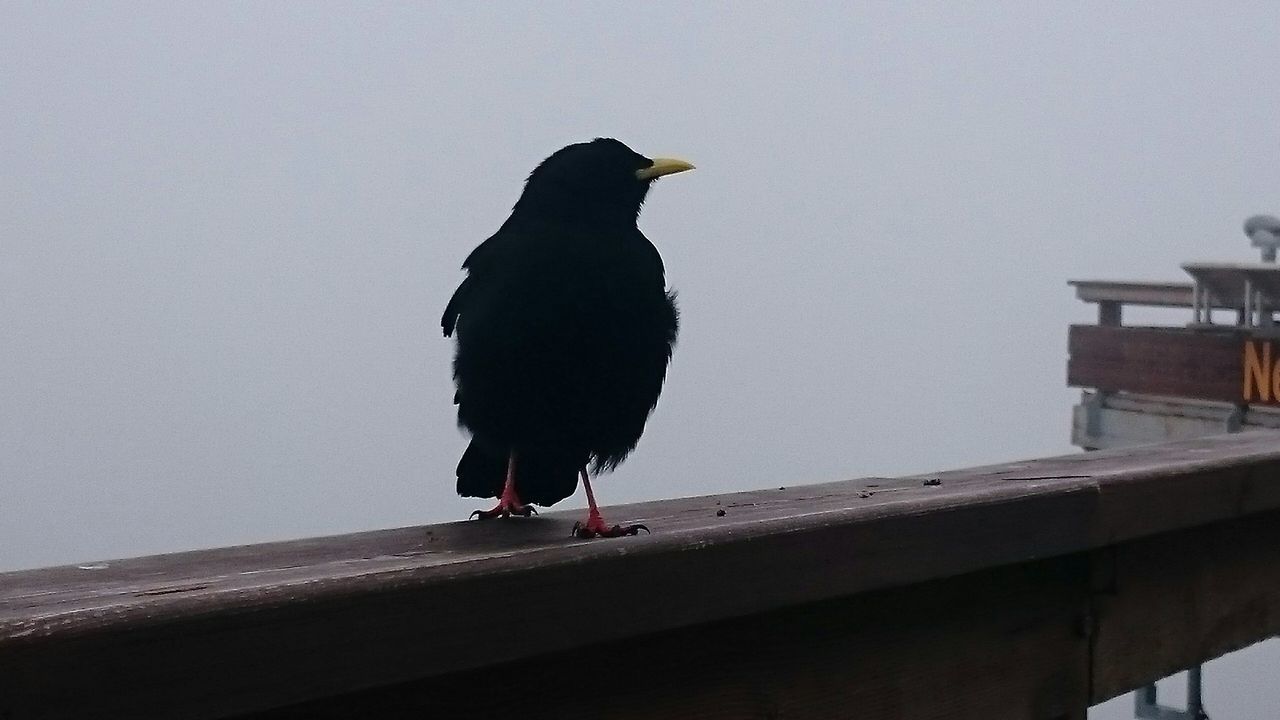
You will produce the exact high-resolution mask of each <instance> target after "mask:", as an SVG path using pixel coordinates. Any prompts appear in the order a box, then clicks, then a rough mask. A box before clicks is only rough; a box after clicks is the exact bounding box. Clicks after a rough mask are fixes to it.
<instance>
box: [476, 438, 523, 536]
mask: <svg viewBox="0 0 1280 720" xmlns="http://www.w3.org/2000/svg"><path fill="white" fill-rule="evenodd" d="M537 514H538V511H537V510H534V509H533V506H532V505H525V504H524V503H522V502H520V496H519V495H517V494H516V451H515V450H512V451H511V457H510V458H508V459H507V481H506V482H505V483H503V485H502V497H501V498H499V499H498V505H497V507H495V508H494V509H492V510H476V511H475V512H473V513H471V517H478V518H480V519H481V520H489V519H492V518H496V517H511V516H512V515H520V516H522V517H529V516H530V515H537Z"/></svg>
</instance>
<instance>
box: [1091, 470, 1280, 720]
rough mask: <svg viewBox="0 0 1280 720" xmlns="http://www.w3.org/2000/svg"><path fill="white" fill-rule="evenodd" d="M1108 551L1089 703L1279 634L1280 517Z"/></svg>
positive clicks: (1166, 536)
mask: <svg viewBox="0 0 1280 720" xmlns="http://www.w3.org/2000/svg"><path fill="white" fill-rule="evenodd" d="M1171 491H1173V490H1171ZM1154 509H1155V506H1153V510H1154ZM1109 555H1110V557H1106V558H1102V559H1101V562H1100V565H1099V566H1100V570H1099V571H1098V572H1099V575H1100V576H1103V577H1104V578H1105V579H1103V580H1102V581H1101V585H1100V587H1099V593H1098V595H1097V598H1096V601H1095V611H1094V617H1095V623H1096V626H1095V631H1094V647H1093V664H1094V670H1093V680H1092V683H1093V686H1092V689H1091V694H1090V702H1091V703H1100V702H1103V701H1105V700H1108V699H1110V698H1113V697H1115V696H1117V695H1120V694H1122V693H1125V692H1127V691H1129V690H1132V689H1134V688H1135V687H1138V686H1141V685H1145V684H1147V683H1148V682H1152V681H1154V680H1155V679H1156V678H1160V677H1164V676H1166V675H1170V674H1172V673H1175V672H1178V671H1179V670H1183V669H1185V668H1187V667H1189V666H1191V665H1194V664H1196V663H1199V662H1202V661H1204V660H1208V659H1210V658H1215V657H1218V656H1219V655H1224V654H1226V653H1228V652H1231V651H1233V650H1238V649H1240V648H1243V647H1245V646H1247V645H1251V644H1253V643H1255V642H1258V641H1259V640H1262V639H1265V638H1269V637H1272V636H1274V635H1277V634H1280V513H1275V512H1272V513H1265V514H1261V515H1253V516H1248V517H1243V518H1240V519H1237V520H1232V521H1228V522H1223V523H1216V524H1214V525H1210V526H1206V527H1203V528H1197V529H1195V530H1191V531H1186V532H1178V533H1170V534H1164V535H1159V536H1154V537H1149V538H1144V539H1142V540H1137V541H1133V542H1130V543H1124V544H1121V545H1119V546H1118V547H1116V548H1115V549H1114V550H1112V551H1109Z"/></svg>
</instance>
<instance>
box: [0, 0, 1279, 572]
mask: <svg viewBox="0 0 1280 720" xmlns="http://www.w3.org/2000/svg"><path fill="white" fill-rule="evenodd" d="M0 12H3V15H4V17H3V22H0V28H2V29H0V33H2V35H0V39H2V40H3V42H0V67H3V68H4V70H3V71H2V72H3V73H4V74H3V76H2V77H3V82H4V86H5V90H4V92H3V94H2V95H0V102H3V103H4V113H3V116H2V117H3V121H2V124H0V149H2V151H3V153H4V156H3V158H2V167H3V168H4V171H3V174H2V175H0V184H2V185H0V242H2V243H3V247H2V248H0V330H2V331H3V334H4V342H3V344H2V345H0V376H2V377H3V378H5V382H4V383H3V385H0V490H2V491H3V500H4V502H3V504H2V505H0V548H3V552H0V567H18V566H28V565H35V564H46V563H53V562H69V561H73V560H79V559H84V558H90V557H111V556H119V555H127V554H138V553H146V552H156V551H163V550H168V549H181V548H191V547H199V546H210V545H221V544H227V543H234V542H249V541H257V540H265V539H271V538H280V537H291V536H299V535H311V534H320V533H331V532H338V531H347V530H357V529H366V528H372V527H383V526H391V525H401V524H414V523H420V522H424V521H432V522H438V521H445V520H451V519H455V518H460V517H464V516H465V514H466V512H467V511H469V510H470V509H471V507H472V505H474V502H472V501H470V500H461V499H457V498H455V497H454V495H453V492H452V469H453V465H454V463H455V461H456V458H457V455H458V454H459V453H460V451H461V449H462V447H463V446H464V444H465V438H464V437H463V436H462V435H461V434H460V433H459V432H458V431H457V430H456V429H455V426H454V416H453V408H452V406H451V405H450V402H449V400H450V388H451V384H450V378H449V369H448V362H449V357H450V352H451V346H450V343H449V342H448V341H446V340H444V339H443V338H441V337H440V336H439V331H438V326H437V321H438V317H439V313H440V309H441V308H442V307H443V305H444V303H445V301H446V300H447V299H448V297H449V294H450V293H451V292H452V290H453V288H454V287H455V286H456V284H457V282H458V281H459V280H460V279H461V277H462V275H461V273H460V271H459V270H458V265H459V264H460V262H461V261H462V258H463V257H464V256H465V254H466V253H467V252H468V251H469V250H470V249H471V248H472V247H473V246H474V245H475V244H476V243H478V242H479V241H480V240H482V239H484V238H485V237H486V236H487V235H488V234H489V233H491V232H492V231H493V230H494V229H496V228H497V226H498V225H499V223H501V221H502V220H503V219H504V218H505V217H506V214H507V212H508V210H509V209H510V206H511V204H512V203H513V202H514V200H515V198H516V196H517V195H518V193H519V191H520V187H521V182H522V180H523V178H524V177H525V176H526V175H527V174H528V172H529V170H530V169H531V168H532V167H533V165H534V164H536V163H537V162H538V161H539V160H541V159H542V158H543V157H544V156H545V155H547V154H549V153H550V152H551V151H552V150H554V149H556V148H558V147H560V146H562V145H564V144H566V143H568V142H573V141H578V140H582V139H586V138H590V137H593V136H596V135H613V136H616V137H618V138H620V139H622V140H623V141H625V142H627V143H628V144H630V145H632V146H633V147H634V148H636V149H637V150H639V151H641V152H645V153H649V154H675V155H679V156H684V157H687V158H688V159H690V160H692V161H694V162H695V163H696V164H698V166H699V169H698V170H697V171H696V172H694V173H689V174H687V175H682V176H679V177H675V178H670V179H668V180H665V181H663V182H661V183H659V184H658V186H657V187H656V188H655V190H654V192H653V193H652V194H651V196H650V200H649V202H648V203H647V205H646V207H645V210H644V213H643V215H642V216H641V227H642V228H643V229H644V230H645V231H646V233H647V234H648V235H649V236H650V237H651V238H652V239H653V240H654V241H655V243H656V244H657V245H658V246H659V248H660V249H661V251H662V253H663V256H664V258H665V259H666V263H667V266H668V268H669V279H670V282H671V284H672V285H673V286H674V287H675V288H676V289H677V290H679V292H680V297H681V307H682V310H683V327H682V334H681V339H680V344H679V347H678V348H677V353H676V358H675V363H674V365H673V367H672V371H671V376H670V381H669V383H668V386H667V389H666V391H665V393H664V396H663V399H662V401H661V403H660V404H659V407H658V410H657V412H656V414H655V416H654V417H653V419H652V420H651V422H650V426H649V430H648V432H647V434H646V436H645V438H644V439H643V440H642V442H641V445H640V448H639V450H638V452H637V453H636V454H635V455H634V456H633V457H632V459H631V460H630V461H629V462H628V463H627V464H625V465H624V466H623V467H622V469H621V470H620V471H619V472H617V473H616V474H615V475H613V476H612V477H607V478H605V479H604V480H603V481H602V482H601V490H600V492H601V495H602V499H604V500H605V501H606V502H609V503H617V502H622V501H629V500H636V499H642V498H651V497H659V496H670V495H676V494H696V493H706V492H719V491H728V490H735V489H745V488H753V487H764V486H770V485H785V484H796V483H803V482H816V481H823V480H830V479H833V478H839V477H852V476H859V475H873V474H901V473H907V472H915V471H925V470H929V469H935V468H943V467H954V466H960V465H965V464H972V463H978V462H986V461H996V460H1002V459H1009V458H1012V457H1019V456H1029V455H1040V454H1046V453H1056V452H1063V451H1068V450H1069V449H1070V448H1069V446H1068V444H1067V440H1068V433H1067V423H1068V407H1069V405H1070V403H1071V401H1072V398H1073V393H1071V392H1070V391H1068V390H1066V389H1065V388H1063V386H1062V384H1063V377H1064V369H1063V368H1064V362H1065V337H1066V325H1067V324H1068V323H1069V322H1070V321H1072V320H1082V319H1087V318H1088V317H1089V312H1090V311H1089V309H1088V308H1085V307H1083V306H1078V305H1077V303H1076V302H1075V301H1074V300H1073V299H1072V297H1071V294H1070V292H1069V291H1068V289H1067V288H1066V287H1065V286H1064V284H1063V283H1064V281H1065V280H1066V279H1067V278H1069V277H1074V276H1108V277H1143V278H1169V277H1174V278H1176V277H1177V276H1178V271H1177V267H1176V266H1177V264H1178V263H1179V262H1181V261H1184V260H1188V259H1191V258H1194V257H1210V258H1224V259H1231V258H1241V259H1244V258H1249V257H1252V251H1250V250H1248V249H1247V247H1246V245H1245V240H1244V238H1243V235H1242V234H1241V232H1240V230H1239V225H1240V222H1241V221H1242V219H1243V218H1244V217H1245V216H1246V215H1247V214H1250V213H1253V212H1259V211H1264V210H1269V211H1275V210H1277V209H1278V208H1276V207H1275V201H1276V193H1275V172H1274V166H1275V162H1274V153H1275V150H1276V148H1277V147H1278V146H1280V123H1277V118H1280V100H1277V98H1276V96H1275V95H1274V93H1272V94H1268V93H1265V92H1263V90H1264V89H1266V88H1274V87H1277V86H1278V84H1277V80H1278V79H1280V78H1278V77H1277V76H1278V75H1280V62H1278V60H1280V57H1278V55H1280V51H1277V49H1276V48H1277V44H1276V43H1275V42H1274V39H1273V38H1272V37H1271V36H1270V35H1269V33H1267V32H1264V31H1263V29H1264V28H1274V27H1277V26H1280V23H1277V22H1276V21H1277V20H1280V6H1276V5H1257V6H1253V7H1248V6H1244V5H1238V6H1234V7H1226V8H1223V7H1215V6H1213V5H1210V4H1204V5H1183V4H1176V5H1175V4H1167V5H1158V6H1157V5H1146V6H1137V5H1118V4H1111V3H1099V4H1095V5H1075V4H1072V5H1070V6H1067V5H1062V6H1057V5H1048V4H1039V5H1036V4H1032V5H1024V4H1014V3H1009V4H1000V5H996V4H991V5H983V6H981V7H978V8H967V9H961V8H955V7H948V6H945V5H911V6H906V5H870V6H857V7H852V8H844V7H836V6H806V7H802V8H796V7H787V8H782V7H769V6H765V5H759V6H749V7H748V6H738V7H730V6H727V5H711V4H707V5H694V6H684V5H676V4H671V5H644V6H640V7H631V6H621V5H608V6H604V5H592V6H586V5H573V4H568V5H542V6H539V7H537V8H531V7H525V8H517V7H513V6H502V7H498V6H489V7H483V6H471V5H464V4H457V5H444V4H438V5H422V6H407V7H406V6H391V5H381V6H364V5H345V6H341V5H303V4H292V5H286V4H244V5H221V4H219V5H207V4H189V5H174V4H141V3H139V4H129V5H123V4H122V5H115V6H110V5H105V4H104V5H94V6H89V5H52V4H50V5H42V4H34V5H22V4H12V3H11V4H6V5H5V6H4V9H3V11H0Z"/></svg>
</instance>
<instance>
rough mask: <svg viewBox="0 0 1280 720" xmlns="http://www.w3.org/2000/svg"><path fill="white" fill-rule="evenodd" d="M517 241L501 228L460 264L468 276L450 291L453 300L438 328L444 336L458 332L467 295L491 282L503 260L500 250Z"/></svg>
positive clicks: (511, 234) (514, 236)
mask: <svg viewBox="0 0 1280 720" xmlns="http://www.w3.org/2000/svg"><path fill="white" fill-rule="evenodd" d="M517 242H519V240H518V238H517V235H516V233H513V232H510V231H507V228H506V227H505V226H504V227H503V228H500V229H499V230H498V232H496V233H494V234H493V235H491V236H489V238H488V239H487V240H485V241H484V242H482V243H480V244H479V245H477V246H476V248H475V249H474V250H472V251H471V254H470V255H468V256H467V259H466V260H465V261H463V263H462V269H463V270H466V271H467V277H466V278H465V279H464V280H463V281H462V284H461V285H459V286H458V289H457V290H454V291H453V297H451V298H449V304H448V305H446V306H445V308H444V315H442V316H441V317H440V329H442V330H444V336H445V337H449V336H450V335H452V334H453V331H454V330H455V329H457V327H458V316H459V315H461V314H462V313H463V312H465V311H466V305H467V299H468V296H469V295H471V294H472V293H473V292H474V291H475V290H476V287H477V284H478V283H483V282H485V281H486V279H492V277H491V276H492V274H493V272H494V271H495V270H496V269H497V266H498V265H499V262H498V260H499V258H501V257H502V255H503V250H504V249H507V248H510V247H511V246H512V245H513V244H514V243H517Z"/></svg>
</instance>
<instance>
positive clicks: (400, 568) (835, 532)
mask: <svg viewBox="0 0 1280 720" xmlns="http://www.w3.org/2000/svg"><path fill="white" fill-rule="evenodd" d="M1277 477H1280V442H1277V436H1276V434H1275V433H1244V434H1240V435H1235V436H1230V437H1225V438H1212V439H1206V440H1197V441H1192V442H1187V443H1180V444H1176V445H1170V446H1165V447H1159V448H1152V447H1146V448H1132V449H1125V450H1120V451H1112V452H1103V453H1091V454H1087V455H1070V456H1063V457H1058V458H1048V459H1042V460H1031V461H1025V462H1016V463H1003V464H999V465H993V466H988V467H984V468H974V469H970V470H963V471H953V472H948V473H941V474H935V475H929V476H914V477H910V478H899V479H895V480H884V479H876V478H871V479H864V480H853V481H846V482H840V483H829V484H825V485H815V486H808V487H799V488H788V489H785V490H784V489H778V490H762V491H755V492H749V493H740V494H734V495H724V496H718V497H704V498H689V499H684V500H673V501H664V502H658V503H646V504H639V505H632V506H621V507H615V508H612V509H611V510H612V512H611V519H613V520H614V521H618V522H644V523H645V524H647V525H649V526H650V527H651V528H653V530H654V534H653V536H651V537H646V536H641V537H637V538H626V539H622V540H619V541H612V542H601V541H580V540H575V539H571V538H570V537H568V535H569V527H570V526H571V524H572V522H573V520H574V519H576V515H575V514H562V513H548V514H547V515H545V516H543V517H539V518H533V519H530V520H527V521H525V520H516V521H511V522H495V523H451V524H446V525H437V526H430V527H421V528H404V529H399V530H392V531H382V532H376V533H362V534H358V535H352V536H340V537H336V538H319V539H312V540H306V541H299V542H294V543H275V544H269V545H260V546H250V547H244V548H229V549H223V550H216V551H202V552H196V553H182V554H176V555H169V556H160V557H153V558H141V559H134V560H126V561H112V562H107V563H86V564H84V565H82V566H79V567H76V566H73V567H66V568H54V569H48V570H39V571H28V572H19V573H9V574H3V575H0V717H3V712H9V713H10V718H7V719H6V720H20V719H23V718H29V717H79V716H86V715H92V716H96V717H110V716H126V717H140V716H147V717H191V718H199V717H225V716H230V715H236V714H243V713H247V712H252V711H256V710H260V709H263V708H267V707H276V706H281V705H286V704H290V703H297V702H302V701H306V700H308V699H312V698H316V697H323V696H327V695H336V694H340V693H347V692H355V691H358V690H360V689H362V688H370V687H375V686H381V685H389V684H396V683H402V682H408V681H412V680H416V679H419V678H425V677H430V676H436V675H441V674H445V673H455V672H461V671H466V670H468V669H474V668H481V667H488V666H493V665H497V664H501V663H508V662H517V661H520V660H523V659H529V658H533V657H538V656H544V655H547V654H551V653H556V652H568V651H572V650H576V649H580V648H583V647H587V646H591V645H600V644H610V643H617V642H621V641H624V640H627V639H631V638H638V637H643V636H646V635H652V634H654V633H659V632H667V631H673V630H678V629H680V628H689V627H692V626H695V625H699V624H705V623H711V622H718V621H724V620H729V619H732V618H740V617H746V616H750V615H753V614H759V613H765V612H771V611H775V610H779V609H781V608H785V607H792V606H797V605H804V604H811V603H818V602H824V601H828V600H833V599H836V598H842V597H849V596H853V595H857V594H860V593H866V592H871V591H876V590H881V589H885V588H891V587H900V586H905V585H909V584H913V583H921V582H927V581H932V580H938V579H942V578H948V577H955V576H958V575H960V574H963V573H968V572H975V571H979V570H984V569H990V568H996V567H1000V566H1004V565H1011V564H1017V563H1022V562H1028V561H1032V560H1037V559H1040V558H1046V557H1055V556H1062V555H1069V554H1072V553H1076V552H1080V551H1083V550H1087V549H1090V548H1096V547H1100V546H1103V545H1107V544H1112V543H1115V542H1120V541H1123V540H1125V539H1128V538H1133V537H1138V536H1142V535H1145V534H1153V533H1158V532H1168V531H1172V530H1177V529H1181V528H1187V527H1195V526H1198V525H1201V524H1205V523H1212V522H1217V521H1220V520H1222V519H1224V518H1230V517H1236V516H1238V515H1241V514H1248V513H1252V512H1262V511H1266V510H1269V509H1276V508H1280V482H1276V481H1275V478H1277ZM720 510H723V511H725V512H724V515H720V514H719V512H718V511H720ZM762 578H766V579H767V582H762V580H761V579H762ZM600 588H605V589H607V591H608V599H607V601H604V602H599V601H592V600H590V598H594V597H595V595H594V593H595V592H597V591H598V589H600ZM575 599H577V601H576V602H575ZM513 603H517V604H518V606H519V607H520V608H522V611H521V612H520V613H518V614H513V613H511V612H510V610H511V607H512V604H513ZM534 619H536V621H534ZM487 637H506V638H512V640H510V641H505V642H477V639H478V638H487Z"/></svg>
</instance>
